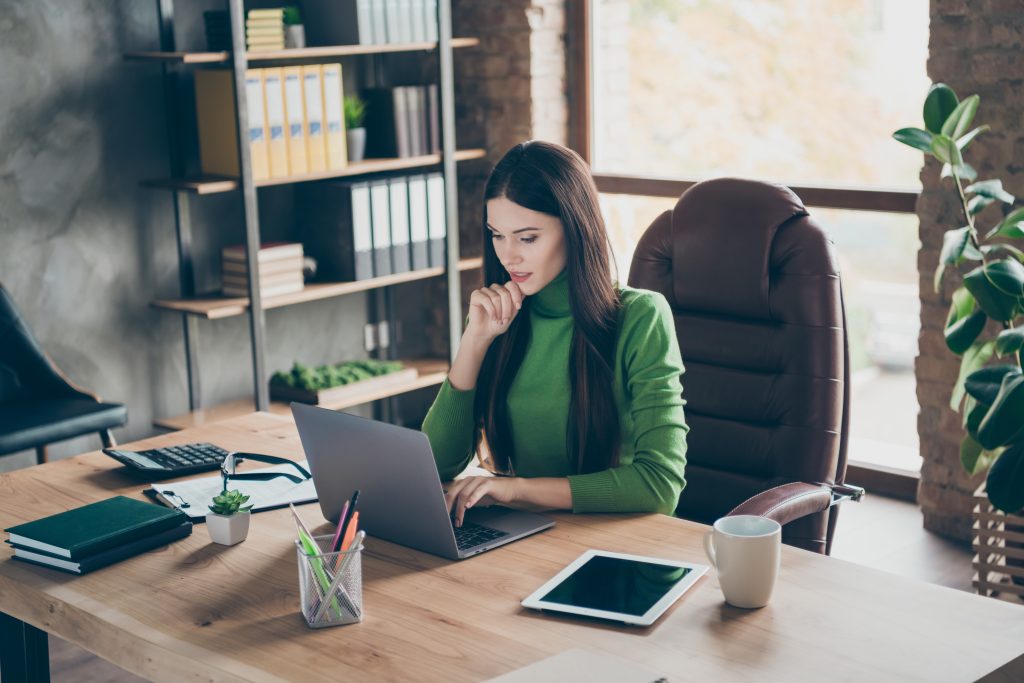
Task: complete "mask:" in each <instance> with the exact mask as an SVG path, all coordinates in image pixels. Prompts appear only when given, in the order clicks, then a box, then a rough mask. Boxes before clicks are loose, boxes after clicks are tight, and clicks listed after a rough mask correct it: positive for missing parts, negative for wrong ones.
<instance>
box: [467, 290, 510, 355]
mask: <svg viewBox="0 0 1024 683" xmlns="http://www.w3.org/2000/svg"><path fill="white" fill-rule="evenodd" d="M523 299H524V295H523V290H521V289H519V285H517V284H516V283H515V282H513V281H511V280H509V281H508V282H506V283H505V284H504V285H499V284H493V285H491V286H490V287H483V288H481V289H477V290H474V292H473V293H472V294H471V295H470V297H469V325H468V326H467V327H466V335H467V336H470V337H472V338H473V339H476V340H478V341H481V342H484V343H487V344H490V343H491V342H492V341H494V339H495V338H496V337H498V336H500V335H502V334H504V333H505V332H507V331H508V328H509V326H510V325H511V324H512V321H513V320H515V319H516V315H518V314H519V310H520V309H521V308H522V307H523Z"/></svg>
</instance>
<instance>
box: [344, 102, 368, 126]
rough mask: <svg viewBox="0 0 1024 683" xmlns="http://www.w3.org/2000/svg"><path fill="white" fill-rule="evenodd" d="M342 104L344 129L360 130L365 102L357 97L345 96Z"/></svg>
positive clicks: (364, 114) (364, 112)
mask: <svg viewBox="0 0 1024 683" xmlns="http://www.w3.org/2000/svg"><path fill="white" fill-rule="evenodd" d="M342 104H343V106H344V109H345V129H346V130H352V129H354V128H361V127H362V125H363V119H364V118H365V116H366V102H364V101H363V100H362V99H361V98H360V97H359V96H358V95H346V96H345V99H344V100H343V101H342Z"/></svg>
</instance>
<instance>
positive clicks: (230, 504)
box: [208, 489, 252, 515]
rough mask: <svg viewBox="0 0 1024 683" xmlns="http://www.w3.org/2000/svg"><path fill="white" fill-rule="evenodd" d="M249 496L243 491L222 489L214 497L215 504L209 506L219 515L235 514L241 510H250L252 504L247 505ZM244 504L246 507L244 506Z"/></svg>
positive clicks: (211, 510)
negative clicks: (243, 493)
mask: <svg viewBox="0 0 1024 683" xmlns="http://www.w3.org/2000/svg"><path fill="white" fill-rule="evenodd" d="M248 501H249V496H244V495H242V492H241V491H238V490H237V489H236V490H232V491H221V492H220V493H219V494H217V495H216V496H214V497H213V505H210V506H208V507H209V508H210V512H213V513H214V514H217V515H234V514H237V513H239V512H248V511H249V510H251V509H252V505H245V503H247V502H248ZM243 506H244V507H243Z"/></svg>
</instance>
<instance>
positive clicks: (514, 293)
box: [505, 280, 525, 311]
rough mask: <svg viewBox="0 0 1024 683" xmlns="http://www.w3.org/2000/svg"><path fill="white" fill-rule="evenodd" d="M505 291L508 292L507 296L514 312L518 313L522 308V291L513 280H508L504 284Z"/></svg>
mask: <svg viewBox="0 0 1024 683" xmlns="http://www.w3.org/2000/svg"><path fill="white" fill-rule="evenodd" d="M505 289H506V290H508V293H509V295H510V296H511V297H512V303H514V304H515V306H516V310H517V311H518V310H519V309H520V308H522V307H523V299H524V298H525V297H524V296H523V290H521V289H519V285H518V284H516V282H515V280H509V281H508V282H506V283H505Z"/></svg>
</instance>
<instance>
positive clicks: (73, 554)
mask: <svg viewBox="0 0 1024 683" xmlns="http://www.w3.org/2000/svg"><path fill="white" fill-rule="evenodd" d="M187 521H189V519H188V515H186V514H184V513H183V512H180V511H178V510H171V509H168V508H165V507H163V506H161V505H153V504H152V503H144V502H142V501H140V500H134V499H132V498H126V497H124V496H115V497H114V498H108V499H107V500H101V501H99V502H98V503H90V504H89V505H83V506H82V507H80V508H75V509H74V510H68V511H67V512H61V513H58V514H56V515H50V516H49V517H44V518H43V519H37V520H36V521H34V522H27V523H25V524H19V525H18V526H13V527H11V528H10V529H5V530H4V531H6V532H7V533H9V534H10V538H9V539H8V542H9V543H12V544H16V545H19V546H22V547H24V548H34V549H36V550H41V551H43V552H45V553H50V554H51V555H57V556H59V557H68V558H71V559H73V560H76V559H79V558H82V557H88V556H89V555H92V554H94V553H98V552H100V551H102V550H107V549H108V548H113V547H115V546H119V545H123V544H125V543H130V542H131V541H134V540H136V539H139V538H143V537H145V536H150V535H153V534H158V533H160V532H161V531H165V530H167V529H170V528H171V527H175V526H178V525H180V524H182V523H183V522H187Z"/></svg>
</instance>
